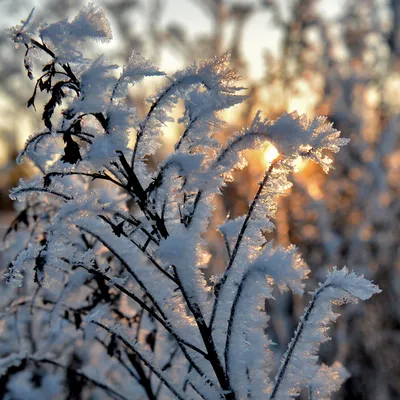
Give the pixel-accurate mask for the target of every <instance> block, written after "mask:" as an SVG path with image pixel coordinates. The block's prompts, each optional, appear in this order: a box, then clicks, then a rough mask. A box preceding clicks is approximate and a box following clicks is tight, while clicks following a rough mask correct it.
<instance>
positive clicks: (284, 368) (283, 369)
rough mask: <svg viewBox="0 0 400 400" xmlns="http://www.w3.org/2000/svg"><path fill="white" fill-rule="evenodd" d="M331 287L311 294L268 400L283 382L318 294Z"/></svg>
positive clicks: (321, 288)
mask: <svg viewBox="0 0 400 400" xmlns="http://www.w3.org/2000/svg"><path fill="white" fill-rule="evenodd" d="M331 286H333V284H332V283H331V284H327V285H323V286H321V287H320V288H319V289H318V290H317V291H316V292H315V293H314V294H313V296H312V299H311V302H310V305H309V306H308V308H307V310H306V312H305V313H304V315H303V317H302V318H301V319H300V322H299V325H298V326H297V329H296V332H295V334H294V337H293V339H292V340H291V341H290V344H289V347H288V349H287V351H286V353H285V355H284V359H283V362H282V364H281V367H280V368H279V371H278V374H277V375H276V378H275V383H274V386H273V388H272V392H271V395H270V397H269V399H270V400H273V399H275V397H276V394H277V392H278V390H279V387H280V385H281V383H282V382H283V379H284V377H285V373H286V371H287V368H288V366H289V363H290V360H291V357H292V355H293V352H294V350H295V348H296V345H297V343H298V342H299V340H300V337H301V334H302V332H303V330H304V326H305V324H306V323H307V321H308V320H309V318H310V315H311V312H312V310H313V309H314V307H315V303H316V301H317V299H318V296H319V295H320V293H321V292H322V291H324V290H325V289H326V288H328V287H331Z"/></svg>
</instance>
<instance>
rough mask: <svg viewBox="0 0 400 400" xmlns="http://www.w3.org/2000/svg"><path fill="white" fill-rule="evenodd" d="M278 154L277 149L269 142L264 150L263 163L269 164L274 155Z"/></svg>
mask: <svg viewBox="0 0 400 400" xmlns="http://www.w3.org/2000/svg"><path fill="white" fill-rule="evenodd" d="M278 156H279V152H278V150H277V149H276V148H275V147H274V146H272V144H270V145H269V146H268V147H267V148H266V150H265V151H264V160H263V161H264V163H265V164H267V165H268V164H271V162H272V161H274V160H275V158H276V157H278Z"/></svg>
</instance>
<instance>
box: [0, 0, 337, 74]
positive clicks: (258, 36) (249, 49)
mask: <svg viewBox="0 0 400 400" xmlns="http://www.w3.org/2000/svg"><path fill="white" fill-rule="evenodd" d="M54 1H58V0H54ZM64 1H67V0H64ZM105 1H107V0H98V1H95V3H96V4H98V5H100V6H101V5H102V4H103V3H104V2H105ZM226 1H227V3H235V2H237V0H236V1H234V0H226ZM279 1H280V4H285V5H286V4H289V3H290V0H279ZM108 2H110V0H108ZM240 2H241V3H248V4H258V3H259V2H260V0H240ZM43 3H44V2H43V0H42V1H41V0H0V9H2V10H4V11H3V13H1V16H0V31H3V30H4V29H5V28H7V27H9V26H10V25H15V24H17V23H19V21H20V20H21V19H24V18H26V16H27V15H28V13H29V11H30V10H31V9H32V7H36V8H37V9H38V10H40V8H41V7H43ZM143 3H144V4H146V2H143ZM60 4H62V2H60ZM147 4H149V3H147ZM163 4H164V10H163V13H162V20H161V24H162V25H163V26H164V27H166V26H168V25H170V24H172V23H175V24H178V25H180V26H182V27H183V28H184V30H185V31H186V32H188V33H189V35H190V36H192V37H194V36H197V35H201V34H202V33H207V32H210V31H211V30H212V27H211V21H210V19H209V18H208V17H207V15H205V13H204V12H203V10H202V9H201V8H200V7H198V6H197V5H196V4H195V1H193V0H163ZM344 4H345V0H320V1H319V6H318V7H319V8H320V9H321V10H322V11H323V15H324V16H325V17H326V18H328V19H330V18H336V17H337V16H338V15H339V13H340V11H341V10H342V8H343V6H344ZM11 7H13V8H14V10H15V9H17V11H13V15H12V20H10V17H11V16H10V15H8V13H9V9H10V8H11ZM283 8H285V6H283ZM143 12H144V13H147V12H148V10H146V9H144V10H143ZM74 14H75V12H74V11H72V13H71V17H73V15H74ZM133 21H134V23H135V24H136V28H137V29H138V30H143V29H144V28H145V27H144V26H143V24H145V23H146V19H145V18H135V19H134V20H133ZM111 24H112V21H111ZM114 31H115V30H114ZM227 33H228V35H227V37H229V36H230V33H229V32H227ZM115 39H116V40H115V42H117V43H118V40H123V38H119V37H118V36H116V37H115ZM280 41H281V37H280V34H279V31H278V30H277V29H276V28H274V26H273V24H272V21H271V16H270V13H269V12H268V11H258V12H257V13H255V14H254V15H253V16H252V17H251V18H250V20H249V21H248V23H247V25H246V28H245V30H244V37H243V43H244V47H243V53H244V56H245V58H246V59H247V60H251V62H249V75H250V76H251V77H252V78H253V79H254V80H257V79H260V78H261V77H262V76H263V75H264V68H265V63H264V62H263V54H264V51H265V50H268V51H270V52H272V53H273V54H276V53H277V52H278V50H279V48H280V44H281V43H280ZM114 45H115V44H111V46H114ZM161 64H162V65H160V67H161V68H163V69H165V70H167V71H174V70H176V69H177V68H179V67H182V65H181V64H180V62H179V60H178V59H177V58H175V57H174V55H173V52H169V54H164V55H163V58H162V59H161Z"/></svg>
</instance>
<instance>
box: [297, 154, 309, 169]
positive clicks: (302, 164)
mask: <svg viewBox="0 0 400 400" xmlns="http://www.w3.org/2000/svg"><path fill="white" fill-rule="evenodd" d="M307 161H308V160H303V157H300V156H298V157H297V158H296V160H294V171H295V172H300V171H301V170H303V169H304V167H305V166H306V164H307Z"/></svg>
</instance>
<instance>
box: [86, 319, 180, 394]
mask: <svg viewBox="0 0 400 400" xmlns="http://www.w3.org/2000/svg"><path fill="white" fill-rule="evenodd" d="M91 322H92V323H93V324H95V325H97V326H100V327H101V328H103V329H105V330H106V331H107V332H109V333H111V334H114V335H115V336H116V337H117V338H118V339H119V340H121V342H122V343H124V344H125V346H126V347H128V348H129V349H130V350H131V351H133V352H134V353H135V354H136V355H137V357H138V358H140V360H141V361H142V362H143V364H145V365H146V367H147V368H149V369H150V370H151V371H152V372H153V373H154V375H156V376H157V378H158V379H160V381H162V382H163V383H164V385H165V386H166V387H167V388H168V389H169V390H170V391H171V392H172V393H173V394H174V395H175V396H176V398H177V399H178V400H185V398H184V397H183V396H182V395H181V394H180V393H179V392H178V391H177V389H175V388H174V387H173V386H172V385H171V384H170V383H169V380H168V379H167V378H166V377H165V376H164V375H163V373H162V372H161V371H159V370H158V369H157V368H155V367H154V366H153V364H152V363H151V362H150V361H149V360H148V359H147V358H146V357H145V356H144V355H143V354H142V353H141V352H140V351H138V349H136V348H135V346H133V345H132V344H131V343H129V341H128V340H127V339H125V338H124V337H123V336H122V335H121V334H120V333H119V332H115V331H114V330H112V329H111V328H109V327H108V326H106V325H104V324H102V323H101V322H98V321H91Z"/></svg>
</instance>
